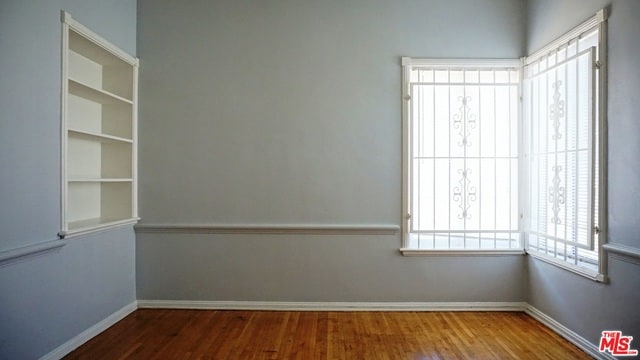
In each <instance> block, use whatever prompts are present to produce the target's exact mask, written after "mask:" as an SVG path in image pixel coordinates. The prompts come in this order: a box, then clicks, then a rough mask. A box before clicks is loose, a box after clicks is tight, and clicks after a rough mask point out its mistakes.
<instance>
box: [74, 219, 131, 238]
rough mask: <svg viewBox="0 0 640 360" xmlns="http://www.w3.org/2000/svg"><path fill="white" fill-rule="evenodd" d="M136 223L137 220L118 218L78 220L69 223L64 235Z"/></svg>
mask: <svg viewBox="0 0 640 360" xmlns="http://www.w3.org/2000/svg"><path fill="white" fill-rule="evenodd" d="M137 221H138V218H126V219H119V218H106V217H99V218H91V219H85V220H79V221H74V222H70V223H69V230H68V231H67V232H66V234H73V233H76V232H85V231H87V230H99V229H103V228H108V227H113V226H118V225H124V224H129V223H136V222H137Z"/></svg>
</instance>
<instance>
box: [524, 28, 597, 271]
mask: <svg viewBox="0 0 640 360" xmlns="http://www.w3.org/2000/svg"><path fill="white" fill-rule="evenodd" d="M598 44H599V33H598V27H597V26H596V27H595V28H591V29H588V30H586V31H585V32H583V33H581V34H578V35H576V36H575V37H574V38H572V39H569V40H568V41H567V42H566V43H565V44H563V45H562V46H560V47H557V48H555V49H553V50H551V51H549V52H548V53H547V54H546V55H540V54H538V55H537V57H536V59H535V61H531V60H530V61H527V63H528V65H527V66H526V67H525V70H524V74H525V76H524V77H525V82H524V97H525V99H526V102H525V114H526V118H527V122H528V124H527V127H528V128H529V129H530V131H529V133H528V139H527V141H528V149H527V156H528V159H529V165H530V171H529V174H530V176H529V191H528V206H529V208H528V211H527V213H528V215H529V216H528V218H529V219H528V220H529V221H528V229H527V230H528V232H527V233H528V239H527V243H528V246H527V248H528V250H529V251H533V252H536V253H539V254H544V255H546V256H549V257H552V258H554V259H557V260H561V261H564V262H567V263H571V264H573V265H577V266H581V267H587V268H591V269H593V270H597V265H598V253H597V248H598V246H597V244H598V234H597V231H596V229H597V219H598V215H597V214H598V211H599V209H598V202H599V201H598V191H597V189H598V186H599V181H598V176H597V174H598V171H597V169H598V167H599V166H598V164H599V157H598V151H597V149H598V146H599V130H598V129H599V122H598V121H599V120H598V118H599V117H598V107H597V104H598V97H597V91H595V89H596V88H597V87H598V78H597V76H596V75H597V74H596V71H597V66H598ZM594 249H595V250H594Z"/></svg>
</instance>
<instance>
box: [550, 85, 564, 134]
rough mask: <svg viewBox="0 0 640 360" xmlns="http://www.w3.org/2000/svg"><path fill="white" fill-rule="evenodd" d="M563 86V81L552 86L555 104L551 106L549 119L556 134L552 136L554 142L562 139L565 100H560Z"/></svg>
mask: <svg viewBox="0 0 640 360" xmlns="http://www.w3.org/2000/svg"><path fill="white" fill-rule="evenodd" d="M561 86H562V80H558V81H556V82H554V83H553V84H551V87H553V102H552V103H551V105H549V117H550V118H551V121H552V123H553V130H554V133H553V135H551V138H552V139H553V140H560V139H562V134H561V133H560V119H561V118H563V117H564V100H562V99H561V98H560V96H561V95H560V87H561Z"/></svg>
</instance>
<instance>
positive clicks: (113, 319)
mask: <svg viewBox="0 0 640 360" xmlns="http://www.w3.org/2000/svg"><path fill="white" fill-rule="evenodd" d="M137 308H138V302H137V301H134V302H132V303H131V304H128V305H125V306H124V307H123V308H121V309H120V310H118V311H116V312H114V313H113V314H111V315H109V316H107V317H106V318H105V319H103V320H102V321H100V322H99V323H97V324H95V325H93V326H91V327H90V328H88V329H87V330H85V331H83V332H81V333H80V334H78V335H77V336H75V337H73V338H72V339H71V340H69V341H67V342H66V343H64V344H62V345H60V346H58V347H57V348H55V349H53V351H51V352H50V353H48V354H46V355H44V356H43V357H41V358H40V360H50V359H51V360H58V359H62V358H63V357H64V356H66V355H67V354H69V353H70V352H72V351H73V350H75V349H77V348H78V347H79V346H80V345H82V344H84V343H86V342H87V341H89V340H91V339H92V338H93V337H95V336H96V335H98V334H100V333H101V332H103V331H105V330H107V329H108V328H109V327H110V326H112V325H113V324H115V323H117V322H118V321H120V320H122V319H124V318H125V317H126V316H127V315H129V314H131V313H132V312H134V311H135V310H136V309H137Z"/></svg>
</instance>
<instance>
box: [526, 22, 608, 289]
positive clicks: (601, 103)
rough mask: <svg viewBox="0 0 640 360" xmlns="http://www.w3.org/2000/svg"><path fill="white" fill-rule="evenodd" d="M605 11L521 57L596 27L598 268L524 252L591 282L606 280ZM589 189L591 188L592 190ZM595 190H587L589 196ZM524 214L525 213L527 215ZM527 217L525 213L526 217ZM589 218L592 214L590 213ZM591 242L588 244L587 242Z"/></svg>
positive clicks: (554, 46) (546, 50)
mask: <svg viewBox="0 0 640 360" xmlns="http://www.w3.org/2000/svg"><path fill="white" fill-rule="evenodd" d="M606 20H607V13H606V9H602V10H600V11H598V12H597V13H596V14H595V15H594V16H593V17H591V18H589V19H588V20H586V21H585V22H583V23H582V24H580V25H578V26H576V27H575V28H573V29H572V30H570V31H569V32H567V33H566V34H564V35H562V36H560V37H559V38H557V39H556V40H554V41H552V42H550V43H549V44H547V45H545V46H544V47H542V48H541V49H540V50H538V51H536V52H534V53H533V54H531V55H529V56H528V57H526V58H525V59H524V65H525V66H527V65H530V64H533V63H535V62H536V61H538V60H540V59H541V58H543V57H545V56H547V55H548V54H550V53H553V52H555V51H556V50H557V49H559V48H561V47H563V46H566V45H567V44H568V43H569V42H570V41H574V40H575V39H577V38H579V37H580V36H581V35H583V34H585V33H589V32H591V31H593V30H595V29H597V30H598V53H597V55H598V62H597V63H596V70H595V76H596V78H594V80H596V79H597V84H598V86H597V88H595V89H594V91H595V92H597V109H598V111H597V114H595V115H596V116H597V117H598V129H597V130H598V135H599V136H598V139H597V140H598V147H597V148H593V152H594V153H597V156H598V158H599V161H598V168H597V169H596V168H595V166H592V167H591V169H590V170H591V171H594V172H595V176H597V179H598V189H597V191H598V193H597V195H598V204H597V208H598V214H597V215H598V221H597V225H594V228H593V229H592V230H591V231H593V232H595V233H597V235H598V242H597V248H596V249H594V250H595V251H596V252H597V254H598V266H597V267H598V270H597V271H593V270H591V269H587V268H585V267H581V266H577V265H574V264H572V263H570V262H568V261H563V260H561V259H557V258H555V257H553V256H550V255H546V254H543V253H540V252H538V251H527V254H528V255H531V256H532V257H534V258H536V259H539V260H542V261H545V262H547V263H550V264H553V265H556V266H558V267H561V268H564V269H566V270H568V271H571V272H574V273H576V274H579V275H582V276H585V277H588V278H590V279H592V280H595V281H600V282H606V281H607V256H606V252H605V250H604V245H605V244H606V243H607V236H606V235H607V176H606V175H607V91H606V89H607V69H606V63H607V44H606V39H607V27H606ZM594 131H595V129H593V131H592V132H591V134H590V136H593V135H594V134H595V133H594ZM592 191H593V189H592ZM594 195H595V193H593V192H592V193H591V194H590V196H591V197H593V196H594ZM527 215H528V214H527ZM526 217H527V218H528V216H526ZM592 218H593V216H592ZM590 236H591V235H590ZM589 245H591V244H589ZM525 246H526V249H529V235H528V233H526V232H525Z"/></svg>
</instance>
